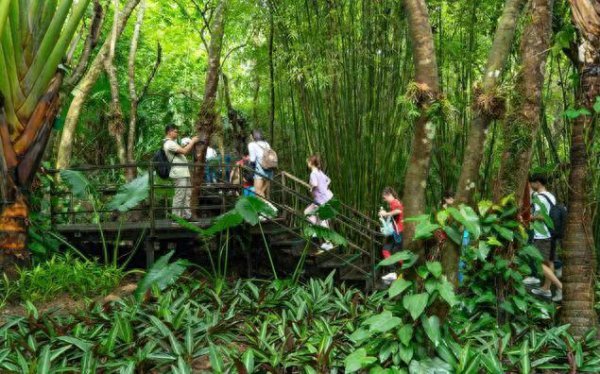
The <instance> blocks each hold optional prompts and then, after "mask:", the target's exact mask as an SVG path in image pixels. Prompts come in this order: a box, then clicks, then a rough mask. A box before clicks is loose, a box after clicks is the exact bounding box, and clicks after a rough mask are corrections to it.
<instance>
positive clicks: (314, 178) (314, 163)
mask: <svg viewBox="0 0 600 374" xmlns="http://www.w3.org/2000/svg"><path fill="white" fill-rule="evenodd" d="M306 164H307V165H308V168H309V169H310V170H311V171H310V180H309V183H310V188H311V192H312V196H313V202H312V204H310V205H309V206H308V207H306V209H305V210H304V214H305V215H306V216H307V217H308V220H309V221H310V223H312V224H313V225H317V224H318V225H320V226H323V227H326V228H329V222H327V220H320V219H319V218H318V217H317V215H316V214H315V213H316V211H317V210H318V209H319V207H320V206H321V205H323V204H326V203H328V202H329V200H331V199H332V198H333V192H331V190H330V189H329V184H330V183H331V179H329V177H328V176H327V175H325V173H323V171H322V170H321V159H320V157H319V156H318V155H312V156H310V157H309V158H308V159H307V160H306ZM332 248H333V244H331V243H330V242H328V241H327V242H325V243H323V244H322V245H321V249H322V250H324V251H329V250H331V249H332Z"/></svg>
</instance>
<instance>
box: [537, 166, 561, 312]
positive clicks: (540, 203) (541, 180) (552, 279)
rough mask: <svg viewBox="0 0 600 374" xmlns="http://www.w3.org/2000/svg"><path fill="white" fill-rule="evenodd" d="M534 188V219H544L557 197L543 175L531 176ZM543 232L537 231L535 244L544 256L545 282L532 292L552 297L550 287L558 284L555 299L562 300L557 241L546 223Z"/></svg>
mask: <svg viewBox="0 0 600 374" xmlns="http://www.w3.org/2000/svg"><path fill="white" fill-rule="evenodd" d="M529 183H530V185H531V189H532V192H533V193H532V201H533V219H534V220H537V221H542V220H544V215H549V214H550V209H551V208H552V206H554V205H556V197H554V195H553V194H551V193H550V192H549V191H548V190H547V189H546V184H547V183H548V182H547V179H546V177H544V176H543V175H539V174H534V175H532V176H531V177H530V178H529ZM544 228H545V230H544V231H543V232H539V231H537V230H536V231H535V233H534V236H533V245H534V246H535V247H536V248H537V249H538V250H539V251H540V253H541V254H542V256H543V257H544V261H543V262H542V269H543V270H544V284H543V285H542V287H540V288H534V289H533V290H531V292H532V293H533V294H535V295H539V296H543V297H547V298H551V297H552V291H551V290H550V287H551V286H552V285H554V286H556V295H555V297H554V298H553V299H552V300H554V301H560V300H562V283H561V281H560V280H559V279H558V277H557V276H556V274H555V273H554V260H555V259H556V242H555V240H554V239H553V238H552V235H551V234H550V229H549V228H548V227H547V226H546V225H545V224H544Z"/></svg>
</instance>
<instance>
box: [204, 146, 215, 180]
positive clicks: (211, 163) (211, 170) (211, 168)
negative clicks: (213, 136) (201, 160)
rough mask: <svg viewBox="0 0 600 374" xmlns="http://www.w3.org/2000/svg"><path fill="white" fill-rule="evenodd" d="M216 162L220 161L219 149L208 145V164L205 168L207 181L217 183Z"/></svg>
mask: <svg viewBox="0 0 600 374" xmlns="http://www.w3.org/2000/svg"><path fill="white" fill-rule="evenodd" d="M216 163H218V155H217V151H216V150H215V149H214V148H213V147H211V146H208V147H206V166H205V168H204V180H205V181H206V183H217V171H216V166H215V164H216Z"/></svg>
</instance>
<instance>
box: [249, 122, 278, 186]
mask: <svg viewBox="0 0 600 374" xmlns="http://www.w3.org/2000/svg"><path fill="white" fill-rule="evenodd" d="M250 138H251V140H252V141H251V142H250V143H248V154H249V155H250V162H251V163H254V165H255V167H254V170H255V171H256V173H255V175H254V192H255V193H256V194H257V195H258V196H261V197H266V196H267V192H268V190H269V186H270V184H271V182H270V180H271V179H272V178H273V170H266V169H264V168H263V167H262V165H261V162H262V158H263V155H264V153H265V151H266V150H268V149H271V146H270V145H269V143H267V141H266V140H264V138H263V135H262V132H261V131H260V130H253V131H252V135H251V136H250Z"/></svg>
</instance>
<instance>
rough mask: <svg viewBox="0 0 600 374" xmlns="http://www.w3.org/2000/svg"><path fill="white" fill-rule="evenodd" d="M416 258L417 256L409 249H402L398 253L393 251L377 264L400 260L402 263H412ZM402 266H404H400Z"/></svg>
mask: <svg viewBox="0 0 600 374" xmlns="http://www.w3.org/2000/svg"><path fill="white" fill-rule="evenodd" d="M416 260H417V256H416V255H415V254H414V253H412V252H411V251H402V252H398V253H394V254H393V255H391V256H390V257H388V258H386V259H385V260H383V261H380V262H379V266H390V265H394V264H396V263H398V262H399V261H402V262H403V263H404V265H406V264H410V265H412V264H414V263H415V262H416ZM402 268H404V266H403V267H402Z"/></svg>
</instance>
